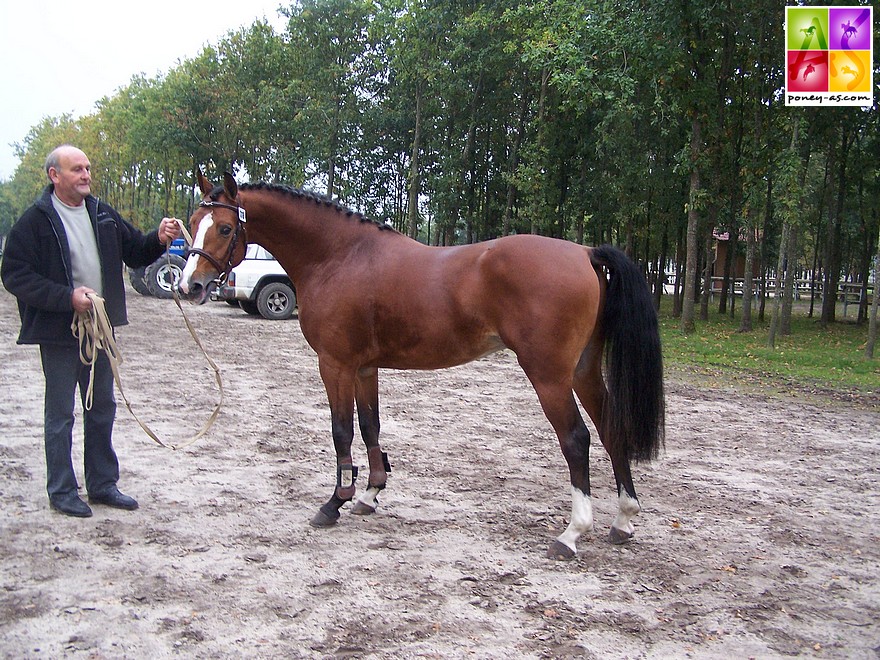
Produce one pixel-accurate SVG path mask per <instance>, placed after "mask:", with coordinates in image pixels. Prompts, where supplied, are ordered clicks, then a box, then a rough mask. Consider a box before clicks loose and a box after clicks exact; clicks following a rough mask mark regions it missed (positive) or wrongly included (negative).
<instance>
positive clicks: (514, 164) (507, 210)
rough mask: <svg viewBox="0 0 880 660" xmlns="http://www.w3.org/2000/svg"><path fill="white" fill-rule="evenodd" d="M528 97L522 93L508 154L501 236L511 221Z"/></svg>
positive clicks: (504, 234)
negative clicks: (508, 178)
mask: <svg viewBox="0 0 880 660" xmlns="http://www.w3.org/2000/svg"><path fill="white" fill-rule="evenodd" d="M529 100H530V99H529V95H528V94H526V93H525V91H523V95H522V102H521V104H520V107H519V126H518V127H517V130H516V138H515V140H514V142H513V148H512V149H511V154H510V168H509V169H508V172H509V173H510V180H509V181H508V182H507V200H506V202H505V204H504V220H503V221H502V223H501V235H502V236H507V235H508V234H510V226H511V221H512V220H513V206H514V204H515V203H516V183H515V182H514V176H516V170H517V168H518V167H519V151H520V149H521V148H522V141H523V136H524V135H525V132H526V115H527V113H528V111H529Z"/></svg>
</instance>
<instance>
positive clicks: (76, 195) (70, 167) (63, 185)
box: [49, 147, 92, 206]
mask: <svg viewBox="0 0 880 660" xmlns="http://www.w3.org/2000/svg"><path fill="white" fill-rule="evenodd" d="M49 178H50V179H51V180H52V183H54V184H55V194H56V195H58V199H60V200H61V201H62V202H64V203H65V204H67V205H69V206H79V205H80V204H82V202H83V200H84V199H85V198H86V196H88V195H89V193H91V191H92V164H91V163H90V162H89V159H88V156H86V155H85V154H84V153H83V152H82V151H80V150H79V149H76V148H73V147H71V148H69V149H65V150H64V151H62V152H61V153H60V154H59V158H58V167H50V168H49Z"/></svg>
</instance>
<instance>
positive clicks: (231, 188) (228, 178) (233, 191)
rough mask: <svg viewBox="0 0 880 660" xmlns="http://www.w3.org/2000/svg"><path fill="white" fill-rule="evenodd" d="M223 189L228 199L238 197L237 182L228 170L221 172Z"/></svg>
mask: <svg viewBox="0 0 880 660" xmlns="http://www.w3.org/2000/svg"><path fill="white" fill-rule="evenodd" d="M223 191H224V192H225V193H226V196H227V197H229V199H235V198H236V197H238V184H237V183H236V182H235V177H234V176H232V175H231V174H230V173H229V172H224V173H223Z"/></svg>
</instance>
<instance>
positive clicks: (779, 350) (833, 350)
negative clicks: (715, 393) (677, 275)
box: [660, 305, 880, 406]
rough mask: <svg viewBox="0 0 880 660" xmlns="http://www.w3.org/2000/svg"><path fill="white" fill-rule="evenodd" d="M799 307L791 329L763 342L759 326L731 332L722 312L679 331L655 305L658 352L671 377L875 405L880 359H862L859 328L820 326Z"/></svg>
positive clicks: (879, 386)
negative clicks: (772, 346)
mask: <svg viewBox="0 0 880 660" xmlns="http://www.w3.org/2000/svg"><path fill="white" fill-rule="evenodd" d="M803 312H804V310H803V309H801V310H800V312H799V313H796V314H795V315H794V316H793V317H792V333H791V334H790V335H788V336H786V337H783V338H781V339H778V340H777V345H776V349H775V350H774V349H770V348H767V346H766V339H765V337H766V334H765V332H764V331H763V330H764V328H765V325H764V324H758V325H759V326H760V327H756V329H755V331H754V332H749V333H743V332H739V331H738V330H737V328H738V324H737V323H735V322H733V321H732V320H731V319H730V318H729V317H728V316H725V315H719V314H717V313H714V312H713V313H712V314H711V315H710V318H709V320H708V321H707V322H705V323H701V324H699V325H698V326H697V330H696V331H695V332H694V333H692V334H688V335H684V334H682V333H681V332H680V330H679V328H678V321H677V320H676V319H673V318H671V316H670V314H669V310H668V308H667V306H666V305H664V306H663V308H662V309H661V322H660V327H661V334H662V338H663V356H664V360H665V363H666V367H667V372H668V373H669V374H671V375H673V376H674V375H675V374H677V373H678V374H683V373H691V374H696V375H702V376H703V377H704V378H705V379H706V381H707V382H715V383H717V384H718V385H719V386H726V384H730V383H736V384H739V385H740V386H742V387H747V388H756V389H759V390H761V391H764V392H770V393H799V394H800V393H809V392H815V393H822V394H827V393H832V394H834V395H835V396H839V397H841V398H842V399H850V400H858V401H864V402H869V403H870V405H875V406H876V405H880V400H878V399H877V397H878V394H880V362H878V361H876V360H873V361H872V360H868V359H866V358H865V357H864V347H865V333H864V329H863V328H860V327H859V326H857V325H856V324H854V323H839V324H835V325H834V326H830V327H829V328H827V329H822V328H821V327H820V325H819V323H818V322H817V321H816V320H815V319H811V318H808V317H807V315H806V314H805V313H803Z"/></svg>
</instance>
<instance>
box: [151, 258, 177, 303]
mask: <svg viewBox="0 0 880 660" xmlns="http://www.w3.org/2000/svg"><path fill="white" fill-rule="evenodd" d="M184 267H186V261H184V259H183V257H179V256H177V255H176V254H170V255H168V258H167V259H166V258H165V257H164V256H163V257H162V258H161V259H157V260H156V261H155V262H153V263H152V264H151V265H150V266H148V267H147V272H146V274H145V275H144V280H145V281H146V283H147V288H148V289H149V290H150V293H151V294H153V295H154V296H156V297H157V298H173V297H174V294H173V293H172V287H175V286H177V283H178V282H179V281H180V274H181V273H182V272H183V269H184Z"/></svg>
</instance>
